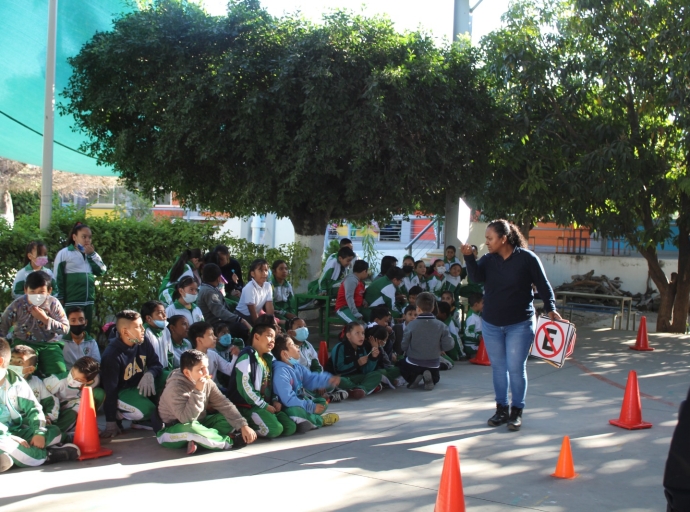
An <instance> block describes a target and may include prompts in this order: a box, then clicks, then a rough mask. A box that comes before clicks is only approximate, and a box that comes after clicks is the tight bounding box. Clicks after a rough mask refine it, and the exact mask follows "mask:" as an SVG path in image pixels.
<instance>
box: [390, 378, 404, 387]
mask: <svg viewBox="0 0 690 512" xmlns="http://www.w3.org/2000/svg"><path fill="white" fill-rule="evenodd" d="M393 385H394V386H395V387H396V388H401V387H403V386H406V385H407V381H406V380H405V379H404V378H402V377H398V378H397V379H395V380H394V381H393Z"/></svg>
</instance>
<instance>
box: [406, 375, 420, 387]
mask: <svg viewBox="0 0 690 512" xmlns="http://www.w3.org/2000/svg"><path fill="white" fill-rule="evenodd" d="M423 379H424V376H423V375H422V374H421V373H420V374H419V375H417V376H416V377H415V378H414V380H413V381H412V382H410V383H409V384H408V385H407V389H412V388H416V387H417V386H419V383H420V382H422V380H423Z"/></svg>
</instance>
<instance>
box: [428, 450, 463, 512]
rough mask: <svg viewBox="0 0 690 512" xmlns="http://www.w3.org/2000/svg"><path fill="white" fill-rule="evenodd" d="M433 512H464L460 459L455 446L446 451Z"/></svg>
mask: <svg viewBox="0 0 690 512" xmlns="http://www.w3.org/2000/svg"><path fill="white" fill-rule="evenodd" d="M434 512H465V494H464V492H463V490H462V475H460V457H459V456H458V449H457V448H456V447H455V446H449V447H448V448H447V449H446V458H445V460H444V461H443V472H442V473H441V483H440V485H439V486H438V495H437V496H436V507H435V508H434Z"/></svg>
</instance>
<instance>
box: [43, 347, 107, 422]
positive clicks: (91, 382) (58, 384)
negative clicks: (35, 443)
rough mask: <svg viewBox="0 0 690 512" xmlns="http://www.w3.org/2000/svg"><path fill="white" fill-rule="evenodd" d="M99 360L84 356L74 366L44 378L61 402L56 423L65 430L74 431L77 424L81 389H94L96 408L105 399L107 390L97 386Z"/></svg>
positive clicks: (47, 385) (49, 388)
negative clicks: (86, 387)
mask: <svg viewBox="0 0 690 512" xmlns="http://www.w3.org/2000/svg"><path fill="white" fill-rule="evenodd" d="M99 370H100V368H99V365H98V361H96V360H95V359H94V358H92V357H88V356H84V357H81V358H79V359H77V361H76V362H75V363H74V365H73V366H72V368H71V369H70V370H69V371H67V372H65V373H61V374H59V375H51V376H50V377H46V378H45V379H44V380H43V383H44V384H45V386H46V389H47V390H48V391H50V392H51V393H52V394H53V396H55V399H56V400H57V401H58V402H59V404H60V414H59V416H58V419H57V421H56V422H55V424H56V425H57V426H58V427H60V430H62V431H63V432H72V431H74V427H75V425H76V424H77V414H78V413H79V404H80V403H81V391H82V389H83V388H84V386H88V387H90V388H91V389H92V391H93V401H94V406H95V408H96V410H98V409H100V407H101V405H103V402H104V401H105V392H104V391H103V389H102V388H99V387H97V386H98V384H99V382H100V379H99V377H98V372H99Z"/></svg>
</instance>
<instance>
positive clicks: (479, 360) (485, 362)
mask: <svg viewBox="0 0 690 512" xmlns="http://www.w3.org/2000/svg"><path fill="white" fill-rule="evenodd" d="M470 363H472V364H480V365H482V366H491V361H490V360H489V354H487V353H486V347H485V346H484V338H481V339H480V340H479V349H478V350H477V355H476V356H474V357H473V358H472V359H470Z"/></svg>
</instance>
